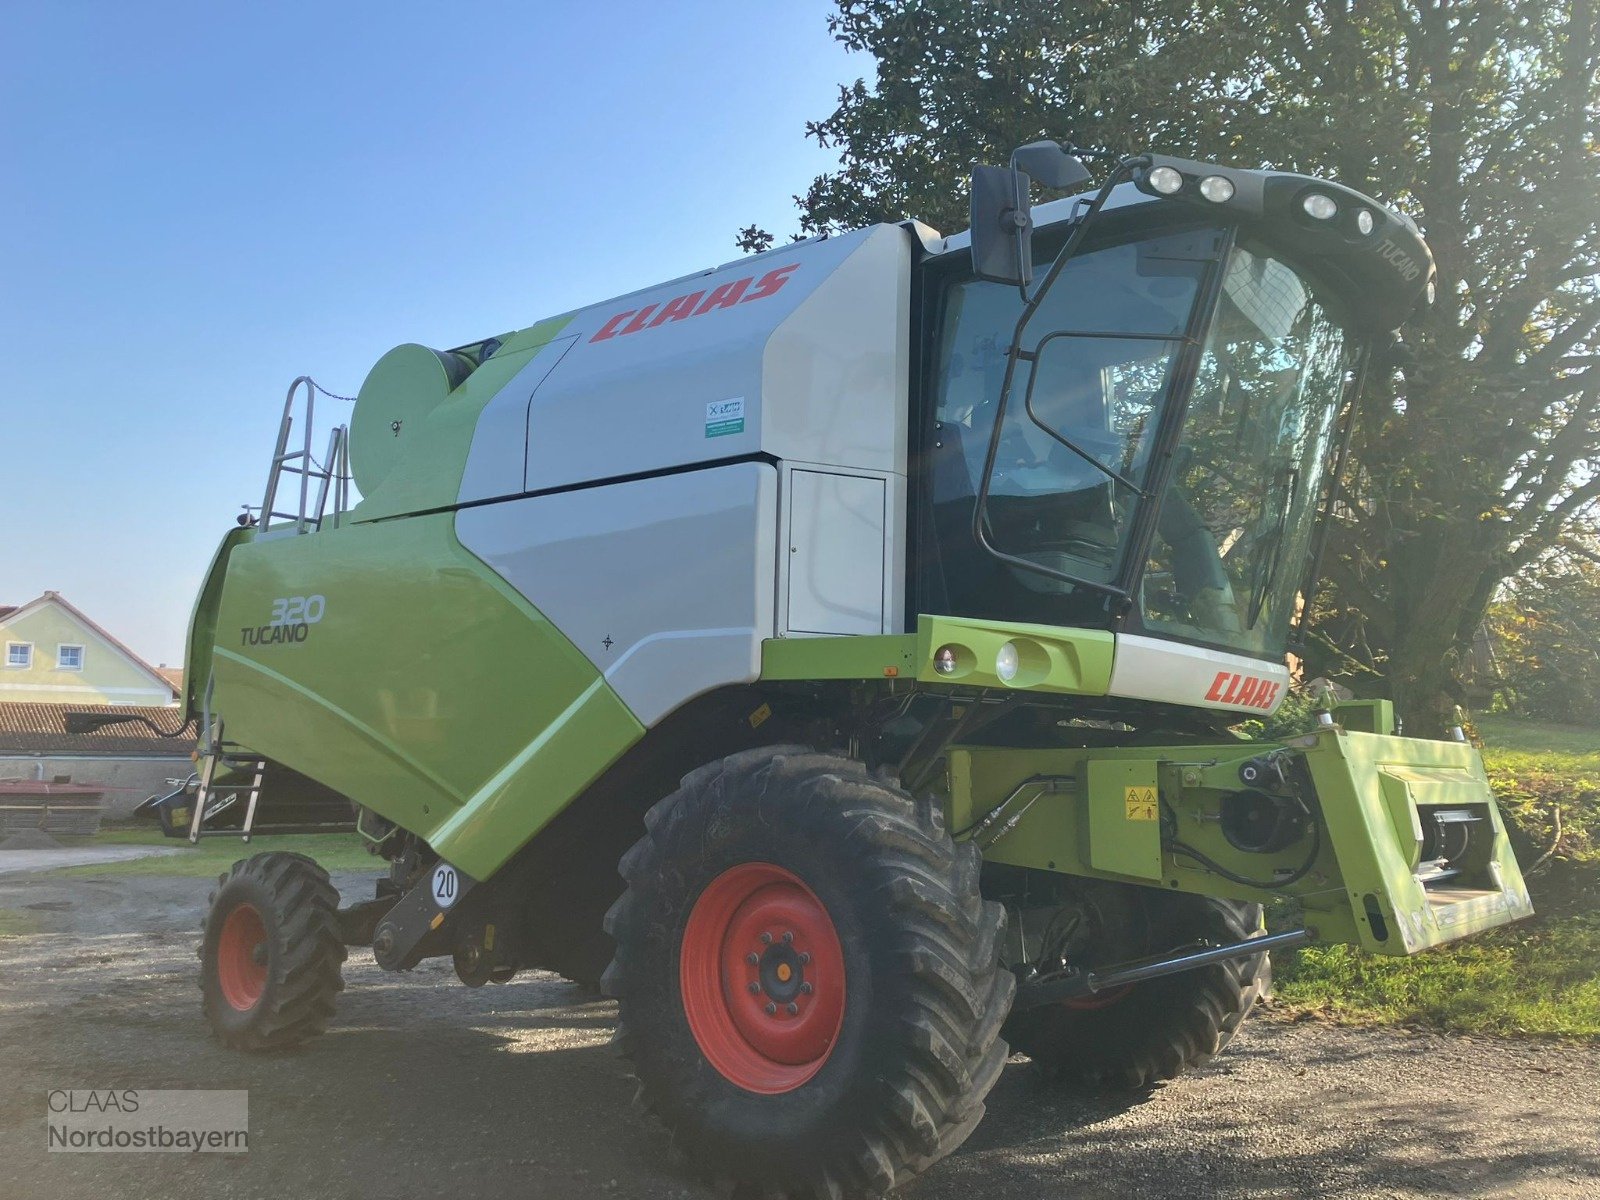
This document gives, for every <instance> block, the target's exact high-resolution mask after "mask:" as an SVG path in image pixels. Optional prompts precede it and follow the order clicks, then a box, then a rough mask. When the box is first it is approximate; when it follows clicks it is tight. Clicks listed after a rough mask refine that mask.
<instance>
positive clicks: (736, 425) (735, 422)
mask: <svg viewBox="0 0 1600 1200" xmlns="http://www.w3.org/2000/svg"><path fill="white" fill-rule="evenodd" d="M743 432H744V397H743V396H735V397H733V398H732V399H731V400H713V401H711V402H710V403H709V404H707V405H706V436H707V437H708V438H714V437H723V436H725V435H727V434H730V433H743Z"/></svg>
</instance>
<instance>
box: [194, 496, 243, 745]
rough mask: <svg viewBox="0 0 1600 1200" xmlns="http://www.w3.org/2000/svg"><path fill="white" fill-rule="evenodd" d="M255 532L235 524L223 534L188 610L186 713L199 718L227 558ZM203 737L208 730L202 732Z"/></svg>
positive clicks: (209, 672)
mask: <svg viewBox="0 0 1600 1200" xmlns="http://www.w3.org/2000/svg"><path fill="white" fill-rule="evenodd" d="M255 535H256V531H255V529H254V528H253V527H250V528H246V527H243V526H236V527H235V528H233V529H230V530H228V532H227V533H225V534H223V535H222V541H221V542H220V543H218V545H217V552H216V553H215V554H213V555H212V556H211V566H210V567H208V568H207V569H206V578H205V582H204V583H202V584H201V585H200V592H199V594H198V595H196V596H195V598H194V609H193V610H192V611H191V612H190V613H189V640H188V643H187V645H186V646H185V654H184V672H183V705H184V716H185V717H194V718H196V719H199V717H200V716H201V714H202V711H203V709H204V706H205V691H206V682H207V680H209V679H210V678H211V660H212V648H213V647H214V646H215V645H216V643H217V605H218V603H219V602H220V601H221V599H222V583H223V580H224V579H225V578H226V577H227V573H228V559H229V558H230V557H231V556H232V554H233V551H234V549H235V548H236V547H238V546H242V545H244V544H245V543H247V542H249V541H250V540H251V539H252V538H254V537H255ZM199 736H200V737H201V738H204V736H205V730H203V729H202V730H200V731H199Z"/></svg>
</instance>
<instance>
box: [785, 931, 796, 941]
mask: <svg viewBox="0 0 1600 1200" xmlns="http://www.w3.org/2000/svg"><path fill="white" fill-rule="evenodd" d="M783 940H784V941H785V942H793V941H794V934H792V933H789V932H785V933H784V935H783Z"/></svg>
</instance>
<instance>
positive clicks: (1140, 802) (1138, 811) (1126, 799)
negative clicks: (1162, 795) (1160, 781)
mask: <svg viewBox="0 0 1600 1200" xmlns="http://www.w3.org/2000/svg"><path fill="white" fill-rule="evenodd" d="M1122 806H1123V809H1124V811H1125V813H1126V815H1127V818H1128V820H1130V821H1154V820H1155V819H1156V789H1155V788H1153V787H1131V788H1123V789H1122Z"/></svg>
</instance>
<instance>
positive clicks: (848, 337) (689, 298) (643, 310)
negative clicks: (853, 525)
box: [458, 225, 912, 503]
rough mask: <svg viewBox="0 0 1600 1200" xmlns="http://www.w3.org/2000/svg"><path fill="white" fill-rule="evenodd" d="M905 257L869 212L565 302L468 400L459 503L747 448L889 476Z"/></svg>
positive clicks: (897, 235) (901, 374) (896, 455)
mask: <svg viewBox="0 0 1600 1200" xmlns="http://www.w3.org/2000/svg"><path fill="white" fill-rule="evenodd" d="M911 257H912V243H911V239H910V237H909V236H908V235H907V233H906V231H905V230H903V229H900V228H898V227H897V226H893V225H878V226H874V227H872V228H869V229H862V230H857V231H855V232H853V233H847V234H844V235H842V236H839V237H830V238H821V239H813V240H811V241H808V242H802V243H797V244H795V245H792V246H785V247H783V248H781V249H778V250H774V251H770V252H768V253H766V254H759V255H754V256H752V257H750V258H745V259H739V260H736V261H734V262H732V263H728V264H726V265H724V266H721V267H717V268H714V269H712V270H710V271H705V272H702V273H700V274H697V275H690V276H685V277H684V278H682V279H678V280H674V281H673V282H671V283H666V284H661V285H659V286H656V287H651V288H647V289H645V290H644V291H641V292H635V293H634V294H632V295H629V296H622V297H618V298H617V299H614V300H607V301H605V302H603V303H601V304H596V305H593V306H591V307H589V308H585V309H580V310H579V311H577V312H575V313H573V314H571V316H570V318H568V319H567V320H566V322H565V324H564V326H563V328H562V329H561V331H560V337H559V340H560V342H561V343H562V345H561V346H560V347H559V348H558V347H556V346H555V345H554V344H552V345H551V347H550V348H549V349H548V350H547V351H543V352H541V353H539V354H536V355H535V356H534V357H533V358H532V360H531V361H530V362H529V363H528V364H527V366H526V367H525V368H524V369H522V370H521V371H520V372H519V374H518V375H517V376H515V377H514V378H512V379H511V380H510V381H509V382H508V383H507V384H506V385H505V386H504V387H503V388H501V389H500V390H499V391H498V393H497V394H496V395H495V396H494V397H493V399H491V400H490V401H489V402H488V403H487V405H486V406H485V407H484V409H483V412H482V414H481V417H480V418H479V420H478V422H477V428H476V431H475V433H474V436H473V439H472V446H471V452H470V454H469V455H468V456H467V461H466V469H465V472H464V475H463V478H462V481H461V492H460V495H459V497H458V500H459V502H461V503H469V502H475V501H482V500H488V499H494V498H496V497H503V496H511V495H517V494H520V493H525V492H543V491H548V490H551V489H558V488H564V487H570V486H574V485H580V484H588V483H593V482H596V481H600V480H607V479H617V478H623V477H628V476H633V475H641V474H649V473H652V472H656V471H662V470H668V469H679V468H684V467H692V466H695V465H697V464H702V463H710V462H720V461H726V460H729V459H735V458H744V457H751V456H755V455H761V456H764V457H769V458H772V459H783V460H787V461H791V462H811V463H823V464H828V465H829V466H831V467H834V468H845V469H856V470H863V471H875V472H885V473H893V474H896V475H903V474H904V472H905V445H906V401H905V397H906V388H907V374H908V363H909V355H910V338H909V295H910V275H911ZM516 345H517V338H516V337H515V336H513V337H512V338H511V339H509V340H508V341H507V343H506V349H505V350H502V351H501V352H500V354H501V355H506V354H508V353H510V352H511V351H512V350H513V349H514V348H515V346H516ZM558 349H559V353H557V350H558ZM497 357H498V356H497ZM490 361H491V362H493V361H494V360H493V359H491V360H490ZM480 369H481V368H480Z"/></svg>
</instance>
